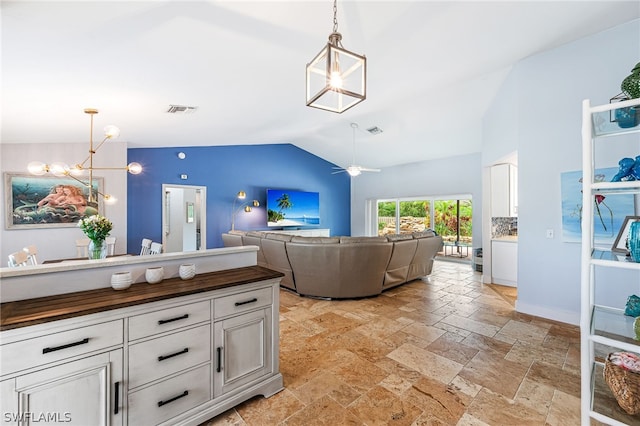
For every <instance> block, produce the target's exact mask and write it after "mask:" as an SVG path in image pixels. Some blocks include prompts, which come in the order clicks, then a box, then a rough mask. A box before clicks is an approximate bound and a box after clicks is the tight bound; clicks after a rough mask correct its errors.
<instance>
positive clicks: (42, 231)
mask: <svg viewBox="0 0 640 426" xmlns="http://www.w3.org/2000/svg"><path fill="white" fill-rule="evenodd" d="M88 151H89V141H87V143H82V144H80V143H67V144H46V143H42V144H11V143H4V142H3V143H2V144H0V154H1V155H0V158H1V159H0V170H2V174H3V180H4V176H5V173H7V172H13V173H27V164H28V163H29V162H30V161H36V160H37V161H42V162H44V163H47V164H51V163H53V162H63V163H66V164H69V165H73V164H75V163H79V162H82V161H83V160H84V159H85V158H86V157H87V155H88ZM126 164H127V145H126V143H124V142H115V141H107V142H106V143H105V144H104V145H103V146H102V147H101V148H100V149H99V150H98V152H97V154H96V155H95V156H94V166H95V167H124V166H126ZM127 175H128V173H127V172H125V171H124V170H117V171H112V170H100V171H96V172H94V177H103V178H104V190H105V192H106V193H108V194H111V195H113V196H115V197H116V198H117V202H116V203H115V204H113V205H105V211H104V212H100V213H101V214H103V215H105V216H106V217H107V218H109V220H111V221H112V222H113V231H111V236H112V237H116V253H124V252H126V248H127ZM69 181H70V182H72V183H73V182H74V181H73V180H72V179H69ZM4 186H5V185H4V182H3V185H2V189H0V191H1V196H2V199H3V200H5V205H6V203H7V198H6V194H5V192H4V191H5V188H4ZM5 210H6V209H5V208H3V209H2V211H1V212H0V220H2V231H1V232H0V241H2V247H1V248H0V249H1V250H0V256H1V257H0V262H1V263H0V264H1V265H2V266H6V264H7V256H8V255H9V253H13V252H15V251H18V250H21V249H22V248H23V247H25V246H27V245H31V244H35V245H36V246H37V248H38V260H39V261H43V260H47V259H60V258H72V257H75V256H76V247H75V240H76V239H77V238H82V237H83V236H84V234H83V233H82V231H81V230H80V228H77V227H70V228H35V229H15V228H14V229H7V228H6V225H5V223H6V222H5V216H6V211H5ZM141 214H144V213H143V212H141Z"/></svg>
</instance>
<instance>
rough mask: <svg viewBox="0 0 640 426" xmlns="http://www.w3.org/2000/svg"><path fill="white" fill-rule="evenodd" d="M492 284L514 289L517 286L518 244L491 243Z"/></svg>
mask: <svg viewBox="0 0 640 426" xmlns="http://www.w3.org/2000/svg"><path fill="white" fill-rule="evenodd" d="M491 275H492V280H491V281H492V282H493V283H495V284H503V285H508V286H512V287H515V286H517V284H518V243H511V242H501V241H492V243H491Z"/></svg>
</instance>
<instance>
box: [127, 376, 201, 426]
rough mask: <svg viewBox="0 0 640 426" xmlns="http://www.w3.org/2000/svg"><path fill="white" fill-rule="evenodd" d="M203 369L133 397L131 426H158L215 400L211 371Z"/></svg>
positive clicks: (140, 392)
mask: <svg viewBox="0 0 640 426" xmlns="http://www.w3.org/2000/svg"><path fill="white" fill-rule="evenodd" d="M210 368H211V367H210V365H208V364H207V365H203V366H202V367H198V368H196V369H194V370H191V371H187V372H185V373H184V374H181V375H179V376H176V377H173V378H171V379H168V380H165V381H163V382H160V383H156V384H155V385H153V386H149V387H148V388H144V389H141V390H139V391H137V392H130V393H129V398H128V401H129V424H130V425H155V424H158V423H161V422H164V421H166V420H169V419H170V418H172V417H175V416H177V415H178V414H180V413H183V412H185V411H187V410H189V409H191V408H193V407H195V406H197V405H199V404H202V403H204V402H207V401H209V400H210V399H211V369H210Z"/></svg>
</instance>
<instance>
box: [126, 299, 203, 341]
mask: <svg viewBox="0 0 640 426" xmlns="http://www.w3.org/2000/svg"><path fill="white" fill-rule="evenodd" d="M210 319H211V310H210V304H209V302H208V301H205V302H198V303H192V304H190V305H184V306H177V307H175V308H169V309H162V310H160V311H155V312H149V313H148V314H142V315H136V316H134V317H131V318H130V319H129V340H136V339H140V338H142V337H147V336H152V335H154V334H158V333H162V332H164V331H171V330H175V329H177V328H180V327H185V326H188V325H192V324H197V323H199V322H202V321H208V320H210Z"/></svg>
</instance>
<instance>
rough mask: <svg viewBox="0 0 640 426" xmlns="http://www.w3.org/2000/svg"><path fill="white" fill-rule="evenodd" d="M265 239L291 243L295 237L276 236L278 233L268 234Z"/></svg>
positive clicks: (286, 235)
mask: <svg viewBox="0 0 640 426" xmlns="http://www.w3.org/2000/svg"><path fill="white" fill-rule="evenodd" d="M265 238H266V239H267V240H276V241H291V238H293V235H288V234H276V233H273V232H269V233H267V236H266V237H265Z"/></svg>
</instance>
